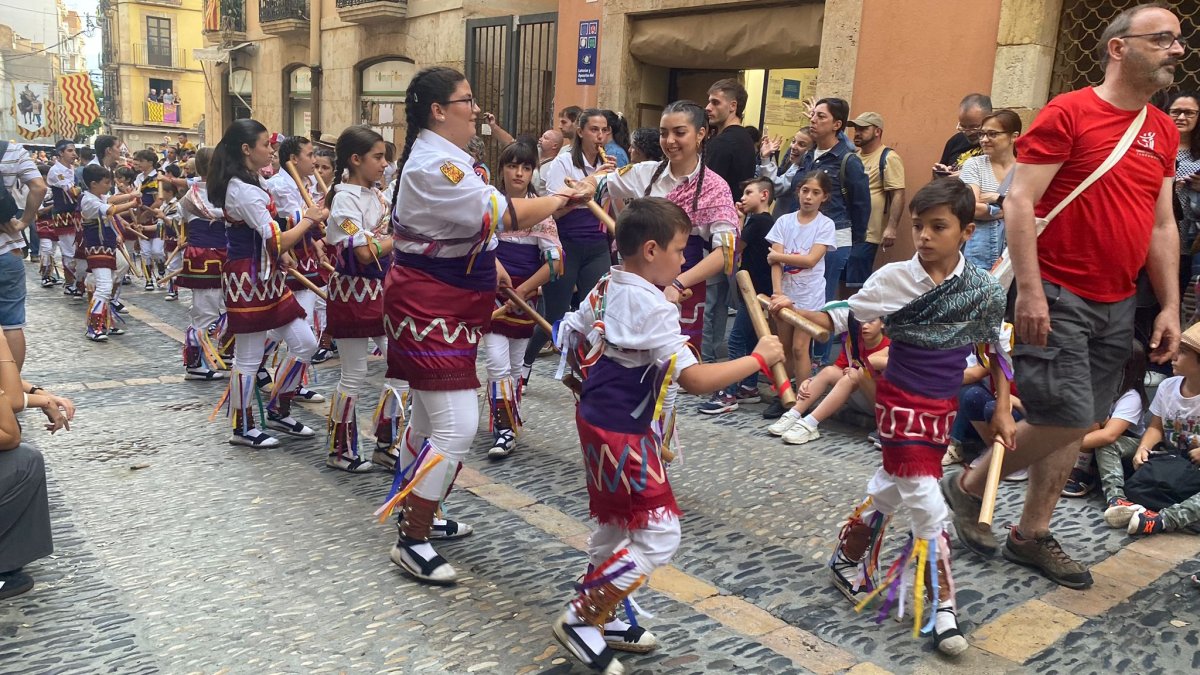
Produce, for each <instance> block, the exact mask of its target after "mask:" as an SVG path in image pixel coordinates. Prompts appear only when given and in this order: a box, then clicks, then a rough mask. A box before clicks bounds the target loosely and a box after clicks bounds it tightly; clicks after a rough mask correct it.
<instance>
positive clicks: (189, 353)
mask: <svg viewBox="0 0 1200 675" xmlns="http://www.w3.org/2000/svg"><path fill="white" fill-rule="evenodd" d="M202 365H203V364H202V362H201V360H200V339H199V337H198V335H197V331H196V329H195V328H193V327H191V326H188V329H187V333H185V334H184V339H183V367H184V368H185V369H188V370H194V369H198V368H200V367H201V366H202Z"/></svg>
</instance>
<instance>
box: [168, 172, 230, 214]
mask: <svg viewBox="0 0 1200 675" xmlns="http://www.w3.org/2000/svg"><path fill="white" fill-rule="evenodd" d="M179 213H180V214H181V215H182V216H183V222H185V223H188V222H191V221H193V220H195V219H197V218H199V219H201V220H220V219H221V218H224V217H225V212H224V211H222V210H221V209H219V208H217V207H215V206H213V204H212V202H210V201H208V186H207V185H206V184H205V183H204V181H201V180H198V181H197V182H195V183H193V184H192V186H191V187H190V188H189V189H188V191H187V194H185V195H184V196H183V199H181V200H179Z"/></svg>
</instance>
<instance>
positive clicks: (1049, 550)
mask: <svg viewBox="0 0 1200 675" xmlns="http://www.w3.org/2000/svg"><path fill="white" fill-rule="evenodd" d="M1014 529H1015V528H1014ZM1004 557H1005V558H1008V559H1009V560H1010V561H1012V562H1015V563H1017V564H1018V565H1025V566H1026V567H1032V568H1034V569H1036V570H1038V571H1039V572H1041V573H1042V574H1044V575H1045V576H1046V578H1047V579H1049V580H1051V581H1053V582H1055V583H1057V584H1060V585H1062V586H1066V587H1067V588H1073V589H1075V590H1083V589H1085V588H1088V587H1090V586H1091V585H1092V573H1091V572H1089V571H1088V569H1087V568H1086V567H1084V566H1083V565H1082V564H1081V563H1078V562H1076V561H1075V560H1074V559H1072V558H1071V556H1069V555H1067V552H1066V551H1064V550H1063V549H1062V546H1059V544H1058V540H1057V539H1055V538H1054V535H1052V534H1048V535H1046V536H1044V537H1039V538H1037V539H1022V540H1018V539H1017V538H1016V537H1014V536H1013V533H1012V531H1011V530H1010V531H1009V533H1008V541H1006V542H1004Z"/></svg>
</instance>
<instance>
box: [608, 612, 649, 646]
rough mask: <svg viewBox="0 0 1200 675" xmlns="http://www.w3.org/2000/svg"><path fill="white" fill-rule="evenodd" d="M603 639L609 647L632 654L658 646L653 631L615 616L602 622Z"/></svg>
mask: <svg viewBox="0 0 1200 675" xmlns="http://www.w3.org/2000/svg"><path fill="white" fill-rule="evenodd" d="M604 641H605V642H606V643H608V647H609V649H615V650H617V651H619V652H632V653H634V654H645V653H646V652H649V651H651V650H653V649H654V648H655V647H657V646H658V638H656V637H654V633H651V632H650V631H648V630H646V629H645V628H642V627H641V626H633V625H630V624H628V623H625V622H624V621H622V620H620V619H616V618H614V619H613V620H612V621H609V622H608V623H606V624H604Z"/></svg>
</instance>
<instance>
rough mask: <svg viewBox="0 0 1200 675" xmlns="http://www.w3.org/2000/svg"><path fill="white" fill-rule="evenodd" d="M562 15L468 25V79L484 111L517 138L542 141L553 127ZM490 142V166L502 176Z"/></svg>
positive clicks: (497, 151)
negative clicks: (494, 117) (525, 135)
mask: <svg viewBox="0 0 1200 675" xmlns="http://www.w3.org/2000/svg"><path fill="white" fill-rule="evenodd" d="M557 23H558V14H556V13H554V12H550V13H546V14H529V15H526V16H503V17H496V18H492V19H471V20H469V21H467V54H466V70H467V72H466V75H467V79H468V80H470V82H471V90H472V93H474V95H475V101H476V102H477V103H478V104H479V107H480V109H482V111H483V112H490V113H495V115H496V118H497V122H498V123H499V124H500V126H502V127H504V128H505V129H506V130H507V131H508V132H509V133H511V134H512V135H513V136H521V135H522V134H528V135H532V136H533V137H534V138H536V137H538V136H540V135H541V134H542V132H543V131H545V130H546V129H549V128H550V127H551V126H552V125H553V123H554V62H555V59H556V55H557V52H556V50H555V38H556V33H557ZM496 146H497V144H496V143H487V144H486V147H487V150H486V152H485V155H484V157H485V161H486V162H487V163H488V166H490V167H491V168H492V170H493V173H495V172H497V171H499V167H497V166H496V158H497V157H498V156H499V154H500V150H501V148H499V147H496Z"/></svg>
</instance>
